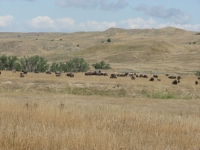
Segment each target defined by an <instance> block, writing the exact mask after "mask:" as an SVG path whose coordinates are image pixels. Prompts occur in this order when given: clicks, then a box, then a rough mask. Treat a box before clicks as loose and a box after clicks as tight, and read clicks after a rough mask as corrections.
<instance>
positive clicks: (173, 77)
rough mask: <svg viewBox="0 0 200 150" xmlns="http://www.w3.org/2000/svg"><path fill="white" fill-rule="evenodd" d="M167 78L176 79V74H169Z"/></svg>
mask: <svg viewBox="0 0 200 150" xmlns="http://www.w3.org/2000/svg"><path fill="white" fill-rule="evenodd" d="M168 78H169V79H176V76H169V77H168Z"/></svg>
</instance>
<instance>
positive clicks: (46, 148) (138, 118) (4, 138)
mask: <svg viewBox="0 0 200 150" xmlns="http://www.w3.org/2000/svg"><path fill="white" fill-rule="evenodd" d="M51 100H53V99H51ZM58 105H59V104H58V103H57V102H55V101H51V102H49V103H47V104H45V103H39V107H37V108H35V107H33V104H31V103H30V105H29V107H28V108H27V107H26V106H25V105H24V104H22V103H17V102H6V101H1V102H0V110H1V113H0V147H1V149H19V150H20V149H34V150H39V149H42V150H50V149H52V150H55V149H67V150H68V149H69V150H74V149H76V150H84V149H85V150H88V149H96V150H105V149H107V150H110V149H121V150H122V149H128V150H129V149H130V150H132V149H147V150H149V149H152V150H155V149H159V150H160V149H177V150H178V149H181V150H188V149H190V150H192V149H194V150H196V149H199V148H200V145H199V141H200V136H199V132H200V119H199V117H198V116H194V115H193V116H186V115H179V114H172V113H166V112H165V113H164V112H157V111H156V110H146V109H141V108H139V107H122V106H117V105H106V104H101V105H100V104H99V105H91V104H83V103H82V104H78V103H71V102H70V101H65V103H64V107H63V108H62V109H61V108H60V107H59V106H58ZM199 115H200V114H199Z"/></svg>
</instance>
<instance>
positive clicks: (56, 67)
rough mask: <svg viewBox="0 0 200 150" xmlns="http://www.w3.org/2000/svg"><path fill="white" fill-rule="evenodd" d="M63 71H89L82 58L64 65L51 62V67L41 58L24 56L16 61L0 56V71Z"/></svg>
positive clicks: (10, 57)
mask: <svg viewBox="0 0 200 150" xmlns="http://www.w3.org/2000/svg"><path fill="white" fill-rule="evenodd" d="M49 69H50V70H51V71H65V72H84V71H88V70H89V64H88V63H87V62H86V61H85V60H84V59H83V58H78V57H76V58H73V59H70V60H69V61H67V62H66V63H62V62H59V63H56V62H53V63H52V64H51V66H50V65H49V64H48V61H47V60H46V59H45V58H44V57H41V56H38V55H35V56H31V57H29V56H24V58H21V59H18V58H17V57H16V56H6V55H2V56H0V70H16V71H21V70H26V71H28V72H34V71H39V72H45V71H46V70H49Z"/></svg>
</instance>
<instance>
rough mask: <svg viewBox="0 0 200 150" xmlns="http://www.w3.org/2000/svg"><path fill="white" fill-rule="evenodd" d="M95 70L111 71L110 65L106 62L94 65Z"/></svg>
mask: <svg viewBox="0 0 200 150" xmlns="http://www.w3.org/2000/svg"><path fill="white" fill-rule="evenodd" d="M92 66H93V67H94V68H95V69H110V64H106V63H105V62H104V61H101V62H99V63H96V64H92Z"/></svg>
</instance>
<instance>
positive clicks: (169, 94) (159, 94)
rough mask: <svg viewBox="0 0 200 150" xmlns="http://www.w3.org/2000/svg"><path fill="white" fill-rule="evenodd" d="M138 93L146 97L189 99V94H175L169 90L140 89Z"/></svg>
mask: <svg viewBox="0 0 200 150" xmlns="http://www.w3.org/2000/svg"><path fill="white" fill-rule="evenodd" d="M140 94H141V95H142V96H144V97H147V98H154V99H191V95H186V94H177V93H175V92H172V91H169V90H163V91H156V92H150V91H147V90H142V91H141V92H140Z"/></svg>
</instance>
